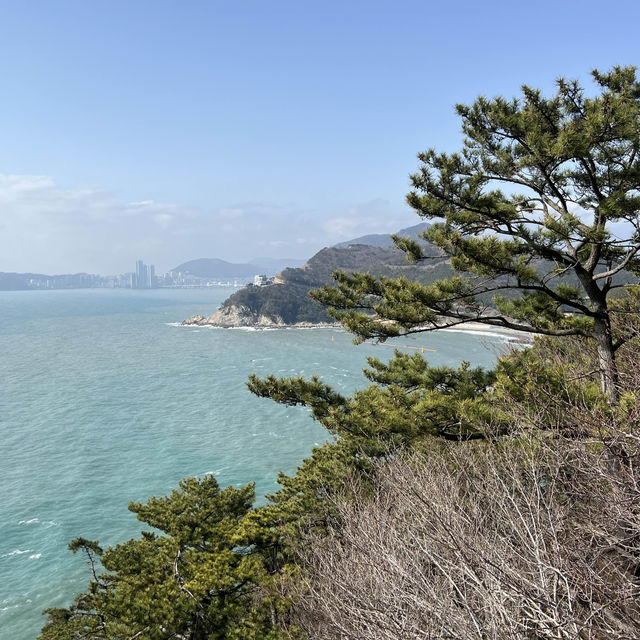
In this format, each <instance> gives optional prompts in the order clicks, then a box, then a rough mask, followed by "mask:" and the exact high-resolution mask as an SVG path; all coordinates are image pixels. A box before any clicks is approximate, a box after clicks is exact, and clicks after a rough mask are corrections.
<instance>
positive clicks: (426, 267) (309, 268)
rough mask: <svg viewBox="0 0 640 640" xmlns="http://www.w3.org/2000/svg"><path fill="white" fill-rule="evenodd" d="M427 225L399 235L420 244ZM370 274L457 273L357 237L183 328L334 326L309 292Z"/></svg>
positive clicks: (428, 277) (377, 239)
mask: <svg viewBox="0 0 640 640" xmlns="http://www.w3.org/2000/svg"><path fill="white" fill-rule="evenodd" d="M426 227H427V225H426V224H418V225H415V226H413V227H409V228H408V229H402V230H400V231H398V234H397V235H399V236H402V237H410V238H412V239H414V240H419V234H420V233H421V232H422V231H424V230H425V229H426ZM420 242H422V243H423V244H425V245H429V252H430V254H431V255H440V251H439V249H438V248H437V247H435V246H433V245H431V244H430V243H426V242H425V241H424V240H420ZM336 270H340V271H347V272H355V271H358V272H369V273H371V274H373V275H385V276H389V277H399V276H404V277H406V278H409V279H410V280H416V281H418V282H423V283H429V282H433V281H434V280H437V279H439V278H446V277H449V276H450V275H451V273H452V271H451V267H450V266H449V263H448V260H447V258H446V257H445V256H442V258H441V259H435V260H432V261H430V262H429V263H428V264H420V265H411V264H409V263H408V262H407V259H406V256H405V254H404V253H403V252H402V251H400V250H399V249H397V248H396V247H395V245H394V243H393V240H392V239H391V235H388V234H379V235H370V236H363V237H360V238H355V239H354V240H351V241H348V242H342V243H340V244H338V245H336V246H334V247H330V248H325V249H322V250H321V251H319V252H318V253H316V254H315V255H314V256H313V257H312V258H310V259H309V261H308V262H307V263H306V264H305V265H304V266H302V267H299V268H288V269H284V270H283V271H282V272H281V273H280V274H278V276H276V277H275V278H272V279H270V280H268V281H267V282H264V283H263V282H260V283H259V284H249V285H248V286H246V287H244V288H243V289H240V290H239V291H236V292H235V293H233V294H232V295H231V296H230V297H229V298H227V300H225V301H224V302H223V303H222V305H221V306H220V309H218V311H216V312H215V313H214V314H212V315H209V316H205V315H196V316H192V317H191V318H188V319H187V320H185V321H184V322H183V323H182V324H184V325H198V326H205V325H211V326H217V327H247V326H249V327H282V326H317V325H323V324H335V321H334V320H333V319H332V318H331V317H330V316H329V315H328V314H327V311H326V309H325V308H324V307H322V306H321V305H320V304H318V303H317V302H315V301H314V300H313V299H312V298H311V297H310V296H309V291H310V290H311V289H316V288H318V287H321V286H322V285H324V284H331V283H332V282H333V279H332V277H331V274H332V273H333V272H334V271H336Z"/></svg>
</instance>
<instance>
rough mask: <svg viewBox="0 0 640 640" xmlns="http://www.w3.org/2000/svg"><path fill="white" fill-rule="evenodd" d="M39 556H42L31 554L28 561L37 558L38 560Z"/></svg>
mask: <svg viewBox="0 0 640 640" xmlns="http://www.w3.org/2000/svg"><path fill="white" fill-rule="evenodd" d="M41 556H42V554H41V553H32V554H31V555H30V556H29V560H37V559H38V558H40V557H41Z"/></svg>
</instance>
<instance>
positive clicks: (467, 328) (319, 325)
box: [169, 318, 534, 344]
mask: <svg viewBox="0 0 640 640" xmlns="http://www.w3.org/2000/svg"><path fill="white" fill-rule="evenodd" d="M191 319H192V318H188V319H187V320H184V321H183V322H179V323H169V324H172V325H178V326H183V327H199V328H202V327H211V328H214V329H244V330H252V331H260V330H267V331H269V330H271V331H273V330H277V329H340V330H342V331H346V329H345V328H344V327H343V326H342V324H340V323H339V322H333V323H332V322H315V323H314V322H297V323H295V324H285V323H276V322H271V323H257V322H256V323H248V324H233V325H232V324H221V323H214V322H202V321H201V322H189V320H191ZM430 331H448V332H451V333H467V334H472V335H478V336H482V335H485V336H493V337H501V338H506V339H508V340H510V341H513V342H520V343H523V344H531V343H532V342H533V338H534V334H531V333H526V332H523V331H517V330H515V329H509V328H507V327H501V326H499V325H490V324H484V323H482V322H473V321H470V322H465V323H462V324H457V325H454V326H452V327H441V328H439V329H431V330H430ZM425 333H427V332H426V331H425Z"/></svg>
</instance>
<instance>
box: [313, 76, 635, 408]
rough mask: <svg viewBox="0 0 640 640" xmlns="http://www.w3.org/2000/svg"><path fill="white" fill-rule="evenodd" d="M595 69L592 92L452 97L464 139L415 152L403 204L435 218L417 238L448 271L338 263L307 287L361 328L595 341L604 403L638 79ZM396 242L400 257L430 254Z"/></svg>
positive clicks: (575, 88)
mask: <svg viewBox="0 0 640 640" xmlns="http://www.w3.org/2000/svg"><path fill="white" fill-rule="evenodd" d="M593 78H594V80H595V83H596V85H597V87H598V89H599V92H598V93H597V95H595V96H591V97H590V96H587V94H586V93H585V90H584V89H583V88H582V87H581V86H580V85H579V84H578V83H577V82H575V81H567V80H564V79H560V80H558V81H557V92H556V94H555V95H554V96H553V97H551V98H545V97H544V96H543V95H542V92H541V91H540V90H537V89H532V88H530V87H527V86H524V87H523V89H522V96H521V97H520V98H516V99H513V100H507V99H505V98H502V97H499V98H495V99H487V98H485V97H480V98H478V99H477V100H476V101H475V102H474V103H473V104H472V105H471V106H467V105H458V106H457V113H458V114H459V115H460V117H461V118H462V130H463V133H464V146H463V149H462V150H461V151H460V152H458V153H452V154H447V153H438V152H437V151H435V150H434V149H430V150H428V151H425V152H424V153H421V154H419V156H418V158H419V160H420V162H421V165H420V168H419V171H418V172H417V173H416V174H414V175H413V176H411V181H412V184H413V190H412V191H411V192H410V193H409V195H408V196H407V201H408V203H409V204H410V205H411V206H412V207H413V208H414V209H415V210H416V211H417V212H418V214H419V215H420V216H421V217H423V218H426V219H427V220H433V221H435V223H434V224H432V225H431V227H430V228H429V230H428V231H427V232H426V236H425V238H428V239H429V240H431V241H432V242H433V243H435V244H436V245H437V246H438V247H440V248H441V249H442V250H443V251H444V252H445V253H446V254H447V255H448V256H449V257H450V259H451V264H452V266H453V267H454V268H455V269H456V270H457V271H459V272H460V275H459V276H456V277H454V278H450V279H446V280H440V281H436V282H434V283H433V284H431V285H430V286H424V285H420V284H417V283H415V282H409V281H407V280H403V279H387V278H374V277H372V276H370V275H368V274H351V275H347V274H344V273H339V274H334V276H335V277H336V279H337V286H335V287H324V288H323V289H321V290H319V291H318V292H316V293H315V294H314V297H315V298H316V299H317V300H319V301H320V302H322V303H323V304H326V305H329V306H330V307H332V308H333V311H332V315H334V317H336V318H337V319H339V320H340V321H341V322H342V323H343V324H344V325H345V326H346V327H347V328H348V329H349V330H350V331H352V332H354V333H355V334H356V335H357V336H359V338H361V339H364V338H371V337H375V338H378V339H381V340H384V339H386V338H387V337H390V336H395V335H399V334H402V333H414V332H420V331H429V330H433V329H437V328H440V327H445V326H452V325H457V324H461V323H465V322H471V321H474V322H481V323H484V324H491V325H498V326H502V327H508V328H510V329H516V330H518V331H524V332H530V333H537V334H545V335H552V336H568V335H579V336H584V337H587V338H590V339H593V340H594V341H595V343H596V349H597V354H598V359H599V368H600V376H601V384H602V389H603V391H604V393H605V394H606V396H607V398H608V399H609V401H610V402H612V403H615V402H616V401H617V398H618V391H617V383H618V374H617V367H616V351H617V350H618V348H619V347H620V346H621V345H622V344H623V341H622V340H614V338H613V335H612V331H611V317H610V304H609V303H610V296H611V294H612V292H613V291H614V290H615V289H617V288H619V287H622V286H624V282H625V281H626V282H629V281H630V280H635V281H637V279H636V278H633V279H632V278H631V273H630V272H635V273H636V275H637V273H638V270H639V269H640V261H639V259H638V252H639V250H640V154H639V151H640V82H639V81H638V80H637V78H636V70H635V68H634V67H614V68H613V69H612V70H611V71H610V72H608V73H600V72H598V71H594V72H593ZM506 189H509V190H513V191H514V192H513V193H511V192H510V191H509V192H508V191H506ZM395 240H396V244H397V245H398V246H399V247H400V248H401V249H403V250H404V251H406V253H407V255H408V256H409V258H410V259H411V260H414V261H420V260H427V259H428V258H429V256H426V255H424V252H423V247H422V246H421V245H419V244H418V243H416V242H413V241H411V240H408V239H403V238H396V239H395ZM438 258H439V259H441V256H438ZM625 278H626V280H625Z"/></svg>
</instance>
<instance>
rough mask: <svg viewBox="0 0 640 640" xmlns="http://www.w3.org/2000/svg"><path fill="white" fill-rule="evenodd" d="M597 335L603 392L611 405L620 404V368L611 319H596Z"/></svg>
mask: <svg viewBox="0 0 640 640" xmlns="http://www.w3.org/2000/svg"><path fill="white" fill-rule="evenodd" d="M595 333H596V336H595V338H596V344H597V349H598V363H599V365H600V381H601V383H602V391H603V393H604V394H605V395H606V396H607V399H608V400H609V402H610V403H611V404H618V401H619V399H620V396H619V393H618V367H617V365H616V356H615V350H614V348H613V337H612V335H611V322H610V320H609V318H602V319H600V318H596V320H595Z"/></svg>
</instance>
